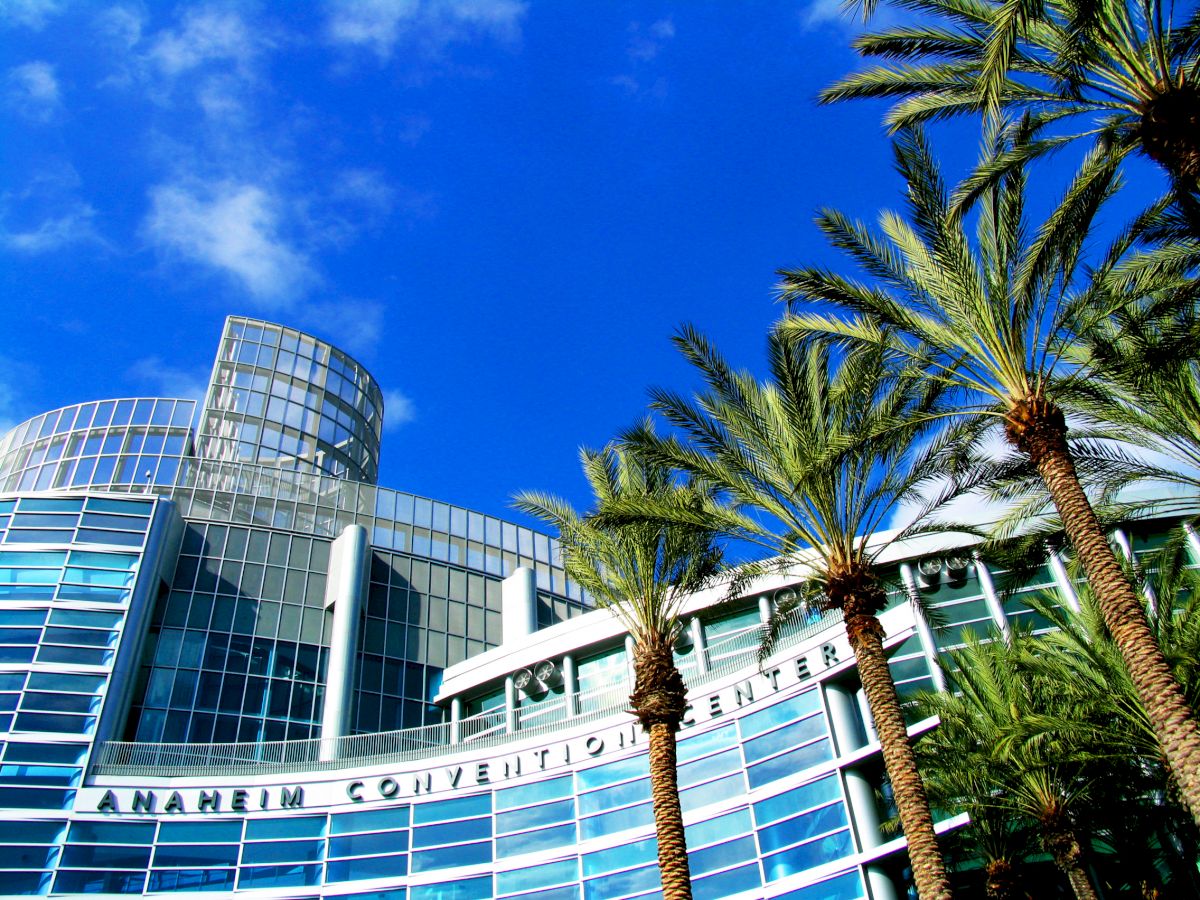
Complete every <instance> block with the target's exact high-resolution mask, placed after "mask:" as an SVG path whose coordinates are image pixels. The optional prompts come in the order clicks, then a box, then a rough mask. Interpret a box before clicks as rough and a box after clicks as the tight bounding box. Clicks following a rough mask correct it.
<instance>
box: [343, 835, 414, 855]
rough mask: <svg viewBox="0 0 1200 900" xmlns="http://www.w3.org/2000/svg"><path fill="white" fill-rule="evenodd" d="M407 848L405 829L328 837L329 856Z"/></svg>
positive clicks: (384, 851) (393, 851)
mask: <svg viewBox="0 0 1200 900" xmlns="http://www.w3.org/2000/svg"><path fill="white" fill-rule="evenodd" d="M407 849H408V832H407V831H399V832H397V831H383V832H379V833H377V834H356V835H353V836H351V837H340V838H330V839H329V855H330V856H367V855H368V854H372V853H396V852H397V851H400V850H407Z"/></svg>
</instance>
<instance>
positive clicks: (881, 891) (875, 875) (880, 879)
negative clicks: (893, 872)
mask: <svg viewBox="0 0 1200 900" xmlns="http://www.w3.org/2000/svg"><path fill="white" fill-rule="evenodd" d="M866 868H867V892H868V893H869V894H870V896H871V900H900V894H899V893H897V892H896V883H895V882H894V881H892V878H891V876H890V875H888V873H887V872H885V871H884V870H883V869H881V868H880V867H879V866H877V865H868V866H867V867H866Z"/></svg>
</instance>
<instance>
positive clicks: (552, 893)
mask: <svg viewBox="0 0 1200 900" xmlns="http://www.w3.org/2000/svg"><path fill="white" fill-rule="evenodd" d="M519 896H520V898H521V900H579V886H578V885H574V884H571V885H567V886H566V887H556V888H549V889H547V890H544V891H537V892H536V893H532V894H520V895H519Z"/></svg>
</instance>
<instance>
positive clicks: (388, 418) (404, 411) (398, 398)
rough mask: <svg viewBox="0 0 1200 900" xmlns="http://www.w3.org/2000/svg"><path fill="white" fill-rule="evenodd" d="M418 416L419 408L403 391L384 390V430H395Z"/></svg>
mask: <svg viewBox="0 0 1200 900" xmlns="http://www.w3.org/2000/svg"><path fill="white" fill-rule="evenodd" d="M416 417H417V409H416V407H415V406H414V405H413V402H412V400H411V399H410V398H409V397H408V395H407V394H405V393H404V392H403V391H398V390H394V389H393V390H388V391H384V392H383V430H384V431H395V430H396V429H398V428H399V427H400V426H401V425H404V424H406V423H408V422H411V421H412V420H413V419H415V418H416Z"/></svg>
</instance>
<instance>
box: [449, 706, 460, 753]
mask: <svg viewBox="0 0 1200 900" xmlns="http://www.w3.org/2000/svg"><path fill="white" fill-rule="evenodd" d="M450 743H451V744H461V743H462V698H461V697H455V698H454V699H452V700H451V701H450Z"/></svg>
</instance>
